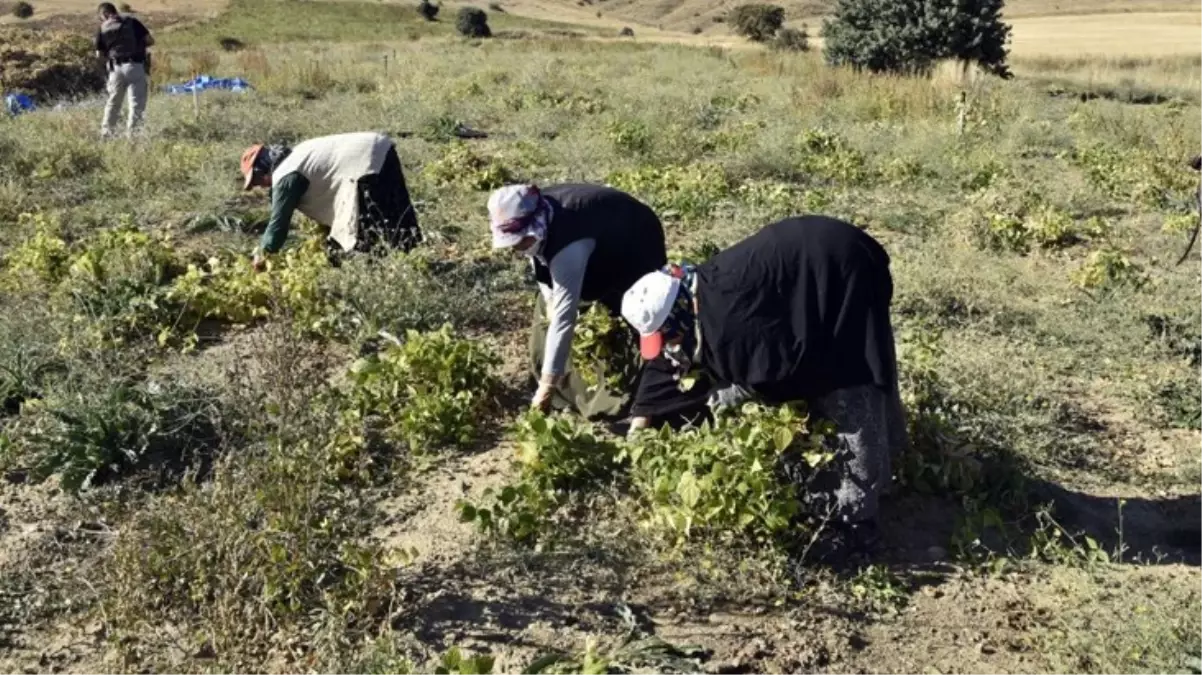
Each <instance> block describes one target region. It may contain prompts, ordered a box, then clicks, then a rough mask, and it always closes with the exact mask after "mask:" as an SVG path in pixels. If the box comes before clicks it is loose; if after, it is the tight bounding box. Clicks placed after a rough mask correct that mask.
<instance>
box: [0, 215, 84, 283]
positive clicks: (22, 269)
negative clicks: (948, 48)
mask: <svg viewBox="0 0 1202 675" xmlns="http://www.w3.org/2000/svg"><path fill="white" fill-rule="evenodd" d="M17 228H18V229H19V230H20V231H22V232H30V231H31V230H32V234H31V235H30V236H28V237H27V238H26V239H24V240H23V241H22V242H21V243H20V244H18V245H17V246H16V247H14V248H13V249H12V250H11V251H10V252H9V253H8V254H6V255H5V256H4V257H3V265H4V267H3V268H2V269H0V290H7V291H10V292H18V291H24V292H35V293H36V292H38V291H39V290H43V291H44V290H45V289H46V288H47V287H53V286H55V285H57V284H58V283H59V282H60V281H62V279H63V277H65V276H66V274H67V268H68V264H69V263H70V261H71V252H70V248H69V247H68V245H67V242H66V241H65V240H64V239H63V238H62V227H61V224H60V223H59V222H58V221H57V220H55V219H53V218H51V217H49V216H47V215H46V214H42V213H38V214H32V213H22V214H20V216H19V217H18V220H17Z"/></svg>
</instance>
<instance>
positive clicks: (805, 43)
mask: <svg viewBox="0 0 1202 675" xmlns="http://www.w3.org/2000/svg"><path fill="white" fill-rule="evenodd" d="M772 48H773V49H776V50H778V51H782V52H808V51H810V34H809V33H808V32H807V31H806V29H805V28H804V27H803V28H802V29H801V30H798V29H796V28H782V29H780V31H779V32H777V34H776V37H774V38H772Z"/></svg>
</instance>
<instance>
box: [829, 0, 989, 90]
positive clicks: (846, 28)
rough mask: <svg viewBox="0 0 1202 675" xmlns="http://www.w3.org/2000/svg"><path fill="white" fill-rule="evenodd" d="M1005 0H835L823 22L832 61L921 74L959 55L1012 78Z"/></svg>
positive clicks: (960, 58) (873, 70) (886, 70)
mask: <svg viewBox="0 0 1202 675" xmlns="http://www.w3.org/2000/svg"><path fill="white" fill-rule="evenodd" d="M1003 4H1004V0H838V1H837V3H836V5H835V11H834V15H833V16H832V18H830V19H828V20H827V21H825V22H824V23H823V25H822V35H823V38H824V40H825V42H826V44H825V47H824V48H823V53H824V54H825V56H826V61H827V63H830V64H831V65H845V66H851V67H852V68H855V69H857V70H861V69H863V70H869V71H872V72H892V73H903V74H922V73H926V72H929V71H930V68H931V66H932V65H933V64H934V63H935V62H936V61H939V60H941V59H958V60H960V61H962V62H963V63H964V65H965V67H967V66H968V65H969V64H971V63H976V64H978V65H980V66H981V67H982V68H983V69H984V70H986V71H988V72H991V73H994V74H996V75H1000V76H1001V77H1010V71H1009V68H1008V67H1007V66H1006V57H1007V54H1008V50H1007V49H1006V43H1007V42H1008V41H1009V39H1010V26H1009V25H1008V24H1006V23H1004V22H1003V21H1002V16H1001V13H1002V6H1003Z"/></svg>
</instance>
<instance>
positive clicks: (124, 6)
mask: <svg viewBox="0 0 1202 675" xmlns="http://www.w3.org/2000/svg"><path fill="white" fill-rule="evenodd" d="M118 9H120V10H121V13H122V14H133V13H134V8H133V7H130V6H129V3H121V6H120V7H118Z"/></svg>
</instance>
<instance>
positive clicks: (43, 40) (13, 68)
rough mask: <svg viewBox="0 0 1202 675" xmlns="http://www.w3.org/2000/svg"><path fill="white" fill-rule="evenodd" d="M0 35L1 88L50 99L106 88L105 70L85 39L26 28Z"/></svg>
mask: <svg viewBox="0 0 1202 675" xmlns="http://www.w3.org/2000/svg"><path fill="white" fill-rule="evenodd" d="M0 35H2V36H3V38H2V39H0V91H4V92H13V91H17V92H22V93H25V94H29V95H30V96H32V97H34V98H35V99H37V100H38V101H47V100H52V99H56V98H63V97H67V96H77V95H80V94H86V93H92V92H97V91H100V90H101V89H102V88H103V87H104V71H103V69H102V68H101V67H100V65H99V64H98V63H97V62H96V58H95V56H94V55H93V54H92V45H91V44H89V42H88V40H87V39H86V38H83V37H80V36H75V35H66V34H61V33H60V34H55V33H51V34H49V35H47V34H46V32H45V31H33V30H23V29H9V30H3V31H0Z"/></svg>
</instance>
